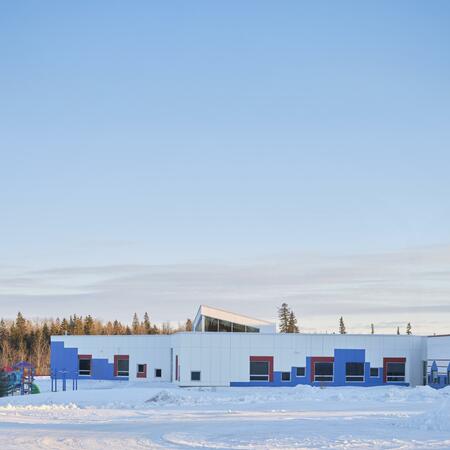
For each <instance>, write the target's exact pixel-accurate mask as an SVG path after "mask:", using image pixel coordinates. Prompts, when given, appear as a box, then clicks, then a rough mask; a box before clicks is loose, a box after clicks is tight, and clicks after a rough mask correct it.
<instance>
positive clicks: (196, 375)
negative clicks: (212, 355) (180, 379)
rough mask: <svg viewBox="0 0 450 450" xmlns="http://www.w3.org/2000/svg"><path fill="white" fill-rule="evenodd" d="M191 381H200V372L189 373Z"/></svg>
mask: <svg viewBox="0 0 450 450" xmlns="http://www.w3.org/2000/svg"><path fill="white" fill-rule="evenodd" d="M191 381H200V371H199V370H195V371H192V372H191Z"/></svg>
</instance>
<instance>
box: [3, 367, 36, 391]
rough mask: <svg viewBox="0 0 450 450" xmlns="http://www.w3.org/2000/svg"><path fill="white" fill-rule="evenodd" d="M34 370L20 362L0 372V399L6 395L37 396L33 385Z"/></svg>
mask: <svg viewBox="0 0 450 450" xmlns="http://www.w3.org/2000/svg"><path fill="white" fill-rule="evenodd" d="M34 375H35V368H34V366H33V365H32V364H30V363H29V362H27V361H20V362H18V363H17V364H14V366H12V367H5V368H4V369H1V370H0V397H5V396H7V395H15V394H16V393H19V394H20V395H26V394H38V393H39V388H38V386H37V385H36V384H35V383H34Z"/></svg>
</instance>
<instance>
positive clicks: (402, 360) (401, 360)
mask: <svg viewBox="0 0 450 450" xmlns="http://www.w3.org/2000/svg"><path fill="white" fill-rule="evenodd" d="M391 362H392V363H404V364H405V371H406V358H383V383H387V365H388V363H391ZM405 379H406V377H405ZM393 383H395V381H394V382H393Z"/></svg>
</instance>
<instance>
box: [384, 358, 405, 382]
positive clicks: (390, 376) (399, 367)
mask: <svg viewBox="0 0 450 450" xmlns="http://www.w3.org/2000/svg"><path fill="white" fill-rule="evenodd" d="M386 381H387V382H404V381H405V363H404V362H388V363H387V370H386Z"/></svg>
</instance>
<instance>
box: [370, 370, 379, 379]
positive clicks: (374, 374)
mask: <svg viewBox="0 0 450 450" xmlns="http://www.w3.org/2000/svg"><path fill="white" fill-rule="evenodd" d="M379 376H380V370H379V369H378V367H371V368H370V377H371V378H378V377H379Z"/></svg>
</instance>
